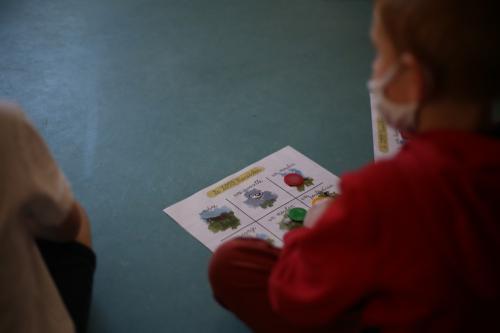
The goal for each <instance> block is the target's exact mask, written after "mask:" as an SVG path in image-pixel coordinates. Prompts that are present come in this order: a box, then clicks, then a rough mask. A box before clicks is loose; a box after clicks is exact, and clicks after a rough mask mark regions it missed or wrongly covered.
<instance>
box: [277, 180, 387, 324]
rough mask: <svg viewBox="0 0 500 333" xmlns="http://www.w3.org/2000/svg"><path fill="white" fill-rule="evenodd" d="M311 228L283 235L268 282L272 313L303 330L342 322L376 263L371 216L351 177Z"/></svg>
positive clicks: (365, 289)
mask: <svg viewBox="0 0 500 333" xmlns="http://www.w3.org/2000/svg"><path fill="white" fill-rule="evenodd" d="M348 178H349V177H344V178H343V180H342V195H341V196H340V197H339V198H338V199H337V200H336V201H334V202H333V203H332V204H331V205H330V206H329V207H328V208H327V210H326V211H325V213H324V214H323V215H322V217H321V218H320V219H319V220H318V222H317V224H316V225H315V226H314V227H313V228H301V229H299V230H295V231H292V232H290V233H289V234H287V235H286V236H285V245H284V248H283V251H282V254H281V256H280V258H279V260H278V263H277V265H276V266H275V268H274V269H273V272H272V275H271V278H270V281H269V296H270V300H271V304H272V306H273V309H274V310H275V311H276V312H277V313H278V314H279V315H281V316H282V317H284V318H286V319H287V320H289V321H291V322H293V323H296V324H298V325H305V326H322V325H326V324H332V323H335V322H341V321H344V320H346V316H348V315H351V314H352V312H353V311H354V309H356V308H357V307H358V306H359V305H361V303H362V302H363V299H364V298H366V297H367V296H368V294H369V293H370V292H371V291H372V289H373V286H374V285H375V281H376V272H377V267H378V261H379V258H380V245H379V244H380V240H379V234H380V233H379V232H378V230H377V229H378V227H377V223H376V216H375V214H374V212H373V209H372V207H371V205H370V202H369V201H368V200H367V199H366V196H365V195H364V193H362V191H360V189H359V188H358V187H360V186H357V185H356V184H358V185H359V184H360V182H359V181H358V179H356V177H350V178H352V179H348Z"/></svg>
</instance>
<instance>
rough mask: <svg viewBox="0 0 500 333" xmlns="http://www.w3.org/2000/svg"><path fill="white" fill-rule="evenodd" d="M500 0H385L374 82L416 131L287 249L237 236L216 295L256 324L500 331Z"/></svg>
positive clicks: (263, 327) (391, 110)
mask: <svg viewBox="0 0 500 333" xmlns="http://www.w3.org/2000/svg"><path fill="white" fill-rule="evenodd" d="M498 13H500V7H499V2H498V1H497V0H476V1H466V0H439V1H436V0H377V1H375V9H374V20H373V27H372V39H373V42H374V45H375V48H376V50H377V57H376V59H375V61H374V64H373V79H372V81H371V82H370V83H369V88H370V90H371V93H372V94H373V97H374V100H375V107H376V108H377V109H378V110H379V112H380V113H381V114H382V115H383V116H384V117H385V119H386V120H387V122H389V123H390V124H391V125H393V126H395V127H397V128H399V129H400V130H403V131H409V132H410V133H411V136H412V139H411V140H410V142H408V143H407V144H406V145H405V146H404V147H403V149H402V151H401V152H400V153H399V154H398V155H397V156H396V157H395V158H393V159H392V160H388V161H383V162H378V163H374V164H372V165H369V166H367V167H365V168H364V169H362V170H360V171H357V172H354V173H350V174H347V175H345V176H344V177H342V180H341V189H342V195H341V196H340V197H339V198H338V199H336V200H335V201H333V202H331V203H329V204H328V205H327V207H325V208H324V212H323V214H320V216H319V218H316V219H314V220H312V221H311V220H309V221H308V223H307V226H306V227H304V228H301V229H296V230H294V231H291V232H289V233H288V234H287V235H286V236H285V244H284V247H283V249H281V250H280V249H277V248H274V247H273V246H271V245H269V244H268V243H266V242H264V241H259V240H249V239H238V240H234V241H231V242H229V243H226V244H224V245H222V246H221V247H220V248H219V249H218V250H217V251H216V253H215V254H214V256H213V258H212V261H211V264H210V272H209V274H210V282H211V284H212V288H213V292H214V296H215V297H216V299H217V300H218V301H219V302H220V303H221V304H222V305H223V306H225V307H226V308H227V309H229V310H230V311H232V312H234V313H235V314H236V315H237V316H238V317H239V318H240V319H241V320H243V321H244V322H245V323H246V324H247V325H248V326H249V327H250V328H252V329H253V330H254V331H256V332H487V331H488V332H500V320H498V319H497V316H498V314H499V313H500V140H499V138H500V135H499V131H498V129H497V130H495V128H494V126H493V121H492V105H493V103H494V101H495V100H497V99H498V98H499V95H500V65H499V62H500V60H499V59H500V46H499V43H498V41H499V40H498V38H499V36H500V28H499V27H500V25H499V22H500V20H498V18H497V16H498Z"/></svg>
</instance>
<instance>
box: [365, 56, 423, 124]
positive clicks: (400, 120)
mask: <svg viewBox="0 0 500 333" xmlns="http://www.w3.org/2000/svg"><path fill="white" fill-rule="evenodd" d="M399 69H400V66H399V65H394V66H392V67H391V68H389V70H387V72H386V73H385V74H384V75H383V76H382V77H381V78H379V79H372V80H370V81H369V82H368V90H369V91H370V93H371V94H372V102H373V107H374V108H375V110H376V111H377V112H378V113H379V114H380V115H381V116H382V117H383V118H384V120H385V121H386V123H387V124H389V126H391V127H394V128H396V129H399V130H403V131H413V130H415V128H416V122H417V111H418V108H419V105H418V103H407V104H401V103H395V102H392V101H390V100H389V99H388V98H387V97H386V96H385V92H384V91H385V89H386V88H387V85H389V84H390V83H391V81H392V80H393V79H394V77H395V76H396V74H397V73H398V71H399Z"/></svg>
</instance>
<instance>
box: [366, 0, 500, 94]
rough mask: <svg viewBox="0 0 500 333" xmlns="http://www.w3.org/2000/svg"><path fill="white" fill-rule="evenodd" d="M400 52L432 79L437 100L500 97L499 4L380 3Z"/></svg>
mask: <svg viewBox="0 0 500 333" xmlns="http://www.w3.org/2000/svg"><path fill="white" fill-rule="evenodd" d="M375 3H376V10H378V11H379V14H380V17H381V21H382V25H383V27H384V29H385V31H386V33H387V34H388V36H389V38H390V40H391V41H392V42H393V44H394V46H395V47H396V50H397V51H398V52H405V51H407V52H410V53H412V54H413V55H414V56H415V57H417V59H418V60H419V61H420V62H421V63H422V64H423V65H425V66H426V68H427V69H428V71H429V72H430V74H431V78H432V83H433V92H432V93H433V96H434V97H443V96H444V97H451V98H455V99H462V100H469V101H481V102H491V101H493V100H495V99H497V98H499V97H500V43H499V42H500V18H499V15H500V0H375Z"/></svg>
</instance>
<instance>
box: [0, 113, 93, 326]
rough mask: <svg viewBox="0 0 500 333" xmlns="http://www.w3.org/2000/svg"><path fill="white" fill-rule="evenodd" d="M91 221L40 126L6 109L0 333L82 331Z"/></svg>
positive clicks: (1, 121)
mask: <svg viewBox="0 0 500 333" xmlns="http://www.w3.org/2000/svg"><path fill="white" fill-rule="evenodd" d="M95 264H96V257H95V254H94V252H93V251H92V249H91V239H90V228H89V222H88V219H87V217H86V215H85V212H84V210H83V208H82V207H81V206H80V205H79V204H78V202H77V201H76V200H75V198H74V197H73V194H72V192H71V189H70V186H69V184H68V182H67V180H66V178H65V177H64V175H63V173H62V172H61V170H60V169H59V167H58V166H57V164H56V162H55V161H54V159H53V157H52V155H51V154H50V151H49V149H48V148H47V146H46V144H45V143H44V141H43V139H42V138H41V136H40V135H39V134H38V132H37V131H36V129H35V128H34V126H33V125H32V124H31V123H30V121H29V120H28V119H27V118H26V116H25V115H24V113H23V112H22V111H21V110H20V109H19V108H18V107H16V106H14V105H9V104H0V267H1V269H0V332H9V333H16V332H22V333H31V332H51V333H62V332H65V333H66V332H78V333H80V332H84V331H85V329H86V324H87V320H88V313H89V307H90V299H91V291H92V281H93V274H94V271H95Z"/></svg>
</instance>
